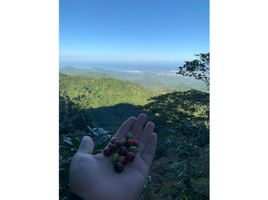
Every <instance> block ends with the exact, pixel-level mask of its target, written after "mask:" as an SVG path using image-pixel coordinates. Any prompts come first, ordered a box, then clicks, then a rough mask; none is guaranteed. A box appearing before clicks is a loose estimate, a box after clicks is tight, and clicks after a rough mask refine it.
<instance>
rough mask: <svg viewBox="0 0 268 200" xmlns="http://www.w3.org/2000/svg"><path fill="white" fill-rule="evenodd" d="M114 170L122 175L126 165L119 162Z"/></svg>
mask: <svg viewBox="0 0 268 200" xmlns="http://www.w3.org/2000/svg"><path fill="white" fill-rule="evenodd" d="M114 170H115V171H116V172H119V173H120V172H122V171H123V170H124V165H123V164H122V163H121V162H117V163H115V164H114Z"/></svg>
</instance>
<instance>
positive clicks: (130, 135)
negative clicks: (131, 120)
mask: <svg viewBox="0 0 268 200" xmlns="http://www.w3.org/2000/svg"><path fill="white" fill-rule="evenodd" d="M126 137H127V139H133V138H134V136H133V134H132V133H131V132H128V133H127V135H126Z"/></svg>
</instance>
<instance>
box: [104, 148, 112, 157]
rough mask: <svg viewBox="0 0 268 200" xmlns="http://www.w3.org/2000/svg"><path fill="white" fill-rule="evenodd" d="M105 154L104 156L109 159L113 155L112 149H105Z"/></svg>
mask: <svg viewBox="0 0 268 200" xmlns="http://www.w3.org/2000/svg"><path fill="white" fill-rule="evenodd" d="M103 154H104V155H105V156H107V157H109V156H110V155H112V151H111V149H109V148H105V149H104V150H103Z"/></svg>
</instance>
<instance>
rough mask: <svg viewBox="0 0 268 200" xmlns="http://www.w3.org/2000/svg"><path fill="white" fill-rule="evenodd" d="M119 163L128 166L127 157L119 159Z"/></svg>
mask: <svg viewBox="0 0 268 200" xmlns="http://www.w3.org/2000/svg"><path fill="white" fill-rule="evenodd" d="M119 162H121V163H122V164H124V165H126V164H127V157H126V156H120V157H119Z"/></svg>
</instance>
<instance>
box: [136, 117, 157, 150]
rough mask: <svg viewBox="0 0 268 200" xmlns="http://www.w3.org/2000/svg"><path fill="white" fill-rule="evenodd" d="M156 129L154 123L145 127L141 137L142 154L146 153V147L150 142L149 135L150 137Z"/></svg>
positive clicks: (149, 123) (140, 147)
mask: <svg viewBox="0 0 268 200" xmlns="http://www.w3.org/2000/svg"><path fill="white" fill-rule="evenodd" d="M154 127H155V125H154V123H153V122H148V123H147V124H146V125H145V127H144V129H143V131H142V134H141V135H140V138H139V150H140V151H141V152H143V151H144V149H145V146H146V144H147V142H148V138H149V135H150V133H152V132H153V131H154Z"/></svg>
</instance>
